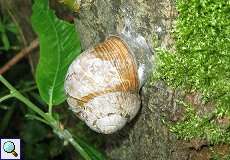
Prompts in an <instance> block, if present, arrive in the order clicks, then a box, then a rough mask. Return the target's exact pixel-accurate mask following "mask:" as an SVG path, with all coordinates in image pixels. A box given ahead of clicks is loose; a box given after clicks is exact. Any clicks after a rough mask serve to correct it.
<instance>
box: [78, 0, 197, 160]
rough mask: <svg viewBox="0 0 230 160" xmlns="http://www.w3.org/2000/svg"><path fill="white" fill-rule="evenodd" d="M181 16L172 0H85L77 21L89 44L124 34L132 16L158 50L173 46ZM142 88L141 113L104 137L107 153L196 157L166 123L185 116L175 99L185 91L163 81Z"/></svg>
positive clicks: (148, 159)
mask: <svg viewBox="0 0 230 160" xmlns="http://www.w3.org/2000/svg"><path fill="white" fill-rule="evenodd" d="M176 16H177V11H176V9H175V2H174V1H173V0H136V1H132V0H125V1H124V0H117V1H113V0H103V1H101V0H94V1H85V2H84V3H83V2H82V4H81V8H80V11H79V13H78V15H77V18H76V26H77V28H78V31H79V33H80V36H81V42H82V46H83V48H84V49H86V48H89V47H92V46H93V45H95V44H96V43H98V42H100V41H103V40H104V39H105V38H106V37H107V36H109V35H111V34H117V33H120V32H121V31H122V30H123V29H124V28H125V26H126V25H127V21H128V22H129V25H131V26H132V27H131V28H132V29H133V31H135V32H137V33H138V34H141V35H142V36H143V37H144V38H145V39H146V40H147V42H148V44H149V45H150V46H151V48H152V50H153V54H154V48H156V47H164V48H168V49H170V47H171V45H172V43H173V41H172V38H171V37H170V32H171V29H172V25H173V23H174V20H175V18H176ZM141 93H142V109H141V111H140V112H139V114H138V116H137V117H136V118H135V119H134V120H133V121H132V122H131V123H130V124H128V125H127V126H126V127H125V128H124V129H122V130H121V131H120V132H118V133H116V134H113V135H108V136H105V138H106V141H107V147H106V152H107V155H108V156H109V157H110V158H111V159H119V160H135V159H136V160H154V159H156V160H169V159H172V160H174V159H175V160H176V159H180V160H185V159H192V157H194V156H192V155H193V154H194V153H195V152H196V151H195V149H193V148H194V147H193V145H192V144H190V143H189V142H184V141H179V140H177V139H176V137H175V136H174V135H173V134H172V133H170V132H169V129H168V127H167V125H165V124H164V123H163V121H164V119H167V120H171V121H176V120H177V119H178V118H179V117H180V114H181V113H182V109H181V107H179V106H177V104H176V102H175V100H176V99H180V97H182V96H181V95H179V94H178V93H176V92H173V91H172V90H169V89H168V88H167V87H165V86H164V85H163V84H162V83H158V84H156V85H155V86H152V85H149V84H148V83H147V84H146V85H145V86H144V87H143V89H142V92H141ZM198 146H199V144H198ZM195 148H196V147H195ZM198 148H199V147H198Z"/></svg>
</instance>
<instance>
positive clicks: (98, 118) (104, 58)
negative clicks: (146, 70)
mask: <svg viewBox="0 0 230 160" xmlns="http://www.w3.org/2000/svg"><path fill="white" fill-rule="evenodd" d="M137 70H138V69H137V62H136V60H135V56H134V55H133V53H132V52H131V51H130V49H129V48H128V46H127V44H126V43H125V42H124V40H122V39H121V38H120V37H117V36H111V37H109V38H107V39H106V40H105V41H104V42H103V43H100V44H98V45H96V46H95V47H93V48H91V49H88V50H86V51H85V52H83V53H82V54H81V55H80V56H79V57H77V58H76V59H75V60H74V61H73V62H72V64H71V65H70V67H69V69H68V72H67V75H66V80H65V91H66V94H67V96H68V98H67V102H68V104H69V106H70V108H71V110H73V111H74V112H75V114H76V115H77V116H78V117H79V118H80V119H81V120H83V121H84V122H85V123H86V124H87V125H88V126H89V127H90V128H91V129H93V130H95V131H96V132H99V133H105V134H110V133H113V132H115V131H117V130H119V129H121V128H122V127H123V126H124V125H125V124H126V122H128V121H130V120H131V119H133V118H134V116H135V115H136V114H137V112H138V110H139V108H140V97H139V89H140V82H139V79H138V71H137Z"/></svg>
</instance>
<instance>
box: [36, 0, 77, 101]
mask: <svg viewBox="0 0 230 160" xmlns="http://www.w3.org/2000/svg"><path fill="white" fill-rule="evenodd" d="M44 20H45V21H44ZM32 24H33V27H34V29H35V31H36V32H37V33H38V36H39V42H40V61H39V64H38V67H37V72H36V81H37V84H38V89H39V92H40V94H41V97H42V98H43V100H44V101H45V102H46V103H47V104H49V105H53V104H54V105H57V104H60V103H61V102H63V101H64V100H65V93H64V80H65V74H66V72H67V69H68V67H69V65H70V63H71V62H72V61H73V60H74V58H76V56H77V55H79V54H80V51H81V47H80V39H79V36H78V35H77V33H76V31H75V27H74V25H73V24H69V23H67V22H65V21H62V20H59V19H58V18H57V17H56V16H55V14H54V12H53V11H51V10H49V5H48V1H47V0H41V1H36V3H35V4H34V6H33V15H32Z"/></svg>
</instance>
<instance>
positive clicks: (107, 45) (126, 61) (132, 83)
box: [72, 36, 139, 107]
mask: <svg viewBox="0 0 230 160" xmlns="http://www.w3.org/2000/svg"><path fill="white" fill-rule="evenodd" d="M91 54H94V56H96V58H100V59H101V60H105V61H110V62H111V64H112V65H113V66H114V67H115V68H116V69H117V71H118V73H119V77H120V81H121V83H120V84H119V85H115V86H113V87H111V88H107V89H105V90H102V91H99V92H93V93H90V94H88V95H87V96H84V97H81V98H75V97H72V98H74V99H75V100H76V101H77V102H78V104H79V105H80V106H82V107H83V106H84V104H86V103H88V102H89V101H90V100H92V99H93V98H94V97H97V96H100V95H103V94H106V93H110V92H118V91H121V92H132V93H137V92H138V88H139V80H138V75H137V66H136V62H135V60H134V57H133V55H132V53H130V50H129V48H128V47H127V45H126V44H125V42H123V41H122V39H120V38H119V37H115V36H111V37H110V38H108V39H107V40H106V41H104V42H102V43H100V44H98V45H97V46H95V47H94V48H93V49H92V50H91Z"/></svg>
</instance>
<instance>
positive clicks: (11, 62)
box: [0, 39, 39, 75]
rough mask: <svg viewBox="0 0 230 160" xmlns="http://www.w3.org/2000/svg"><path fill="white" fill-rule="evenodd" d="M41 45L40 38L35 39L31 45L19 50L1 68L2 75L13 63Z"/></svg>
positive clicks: (0, 73)
mask: <svg viewBox="0 0 230 160" xmlns="http://www.w3.org/2000/svg"><path fill="white" fill-rule="evenodd" d="M38 46H39V43H38V40H37V39H35V40H33V41H32V42H31V43H30V45H29V46H28V47H26V48H24V49H22V50H21V51H20V52H18V53H17V54H16V55H15V56H14V57H13V58H12V59H11V60H9V61H8V62H7V63H6V64H5V65H4V66H3V67H2V68H0V75H2V74H3V73H5V72H6V71H8V70H9V69H10V68H11V67H12V66H13V65H15V64H16V63H17V62H18V61H20V60H21V59H22V58H23V57H25V56H26V55H28V54H29V53H30V52H31V51H32V50H34V49H36V48H37V47H38Z"/></svg>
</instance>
